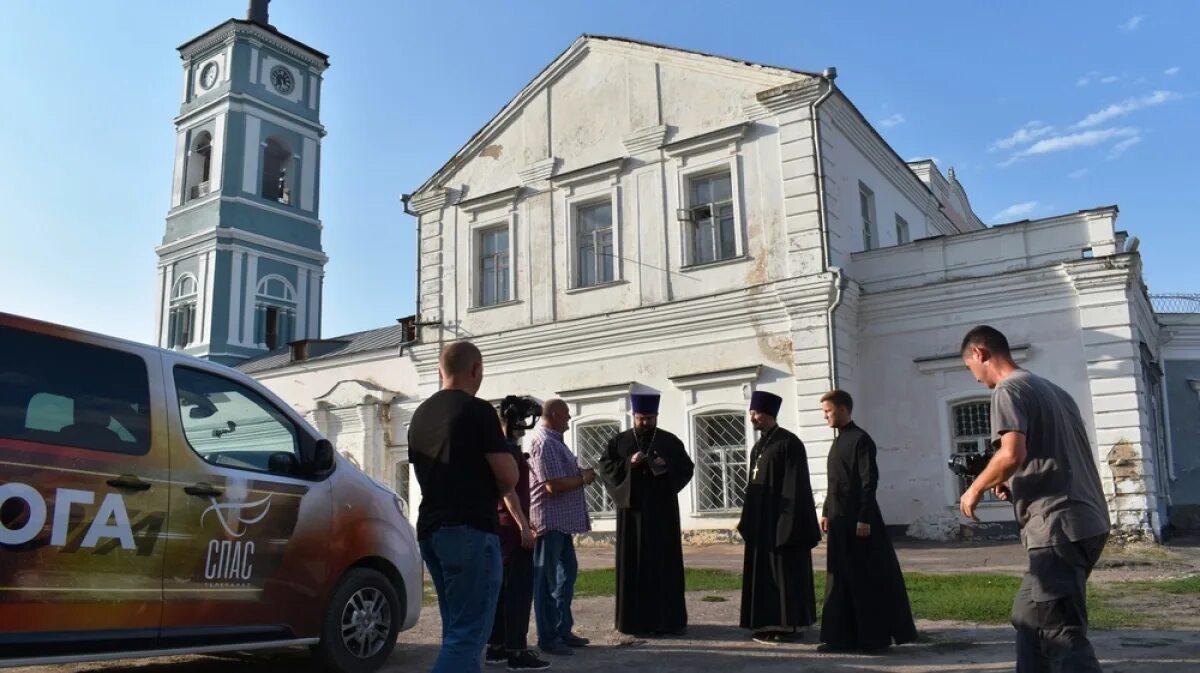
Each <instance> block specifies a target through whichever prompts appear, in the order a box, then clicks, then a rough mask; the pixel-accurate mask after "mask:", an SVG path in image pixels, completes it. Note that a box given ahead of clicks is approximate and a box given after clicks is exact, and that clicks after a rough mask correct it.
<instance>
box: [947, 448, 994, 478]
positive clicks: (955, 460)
mask: <svg viewBox="0 0 1200 673" xmlns="http://www.w3.org/2000/svg"><path fill="white" fill-rule="evenodd" d="M994 453H995V451H988V452H987V453H960V454H957V455H954V456H951V457H950V460H949V461H948V465H949V466H950V471H951V472H953V473H954V474H957V475H958V476H960V477H962V478H963V479H969V480H972V481H974V480H975V478H976V477H978V476H979V475H981V474H983V471H984V470H985V469H987V466H988V463H989V462H991V460H992V454H994Z"/></svg>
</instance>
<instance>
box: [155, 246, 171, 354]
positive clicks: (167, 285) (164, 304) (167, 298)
mask: <svg viewBox="0 0 1200 673" xmlns="http://www.w3.org/2000/svg"><path fill="white" fill-rule="evenodd" d="M165 271H166V273H165V274H164V276H163V290H162V298H161V299H162V300H161V301H160V302H159V309H160V310H161V311H163V312H164V313H165V312H166V311H167V309H168V307H170V305H171V288H172V287H173V286H174V285H175V265H174V264H168V265H167V267H166V269H165ZM170 328H171V326H170V321H169V320H162V321H161V324H160V325H159V331H158V345H159V346H160V347H163V348H166V345H167V334H168V332H169V331H170Z"/></svg>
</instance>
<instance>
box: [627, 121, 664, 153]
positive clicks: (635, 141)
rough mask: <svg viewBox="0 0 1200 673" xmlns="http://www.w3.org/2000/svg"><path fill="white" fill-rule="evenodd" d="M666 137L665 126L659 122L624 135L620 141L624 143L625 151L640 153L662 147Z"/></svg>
mask: <svg viewBox="0 0 1200 673" xmlns="http://www.w3.org/2000/svg"><path fill="white" fill-rule="evenodd" d="M666 139H667V127H666V125H665V124H659V125H658V126H647V127H646V128H642V129H638V130H636V131H634V132H633V133H631V134H629V135H627V136H625V137H624V138H623V139H622V142H623V143H625V150H626V151H627V152H629V153H630V154H640V153H642V152H648V151H650V150H656V149H658V148H660V147H662V144H663V141H665V140H666Z"/></svg>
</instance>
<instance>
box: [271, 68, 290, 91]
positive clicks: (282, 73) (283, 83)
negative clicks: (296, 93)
mask: <svg viewBox="0 0 1200 673" xmlns="http://www.w3.org/2000/svg"><path fill="white" fill-rule="evenodd" d="M271 86H273V87H275V90H276V91H278V92H279V93H282V94H289V93H291V92H292V89H293V88H294V87H295V86H296V81H295V80H294V79H292V71H291V70H288V69H287V68H285V67H283V66H281V65H277V66H275V67H274V68H271Z"/></svg>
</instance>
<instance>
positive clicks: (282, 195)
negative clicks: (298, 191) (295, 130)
mask: <svg viewBox="0 0 1200 673" xmlns="http://www.w3.org/2000/svg"><path fill="white" fill-rule="evenodd" d="M263 148H264V149H263V161H262V167H263V168H262V195H263V198H264V199H267V200H269V201H278V202H279V203H283V204H291V202H292V170H291V165H292V150H291V148H289V147H288V145H287V143H285V142H284V141H282V140H280V139H278V138H268V139H267V142H265V143H263Z"/></svg>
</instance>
